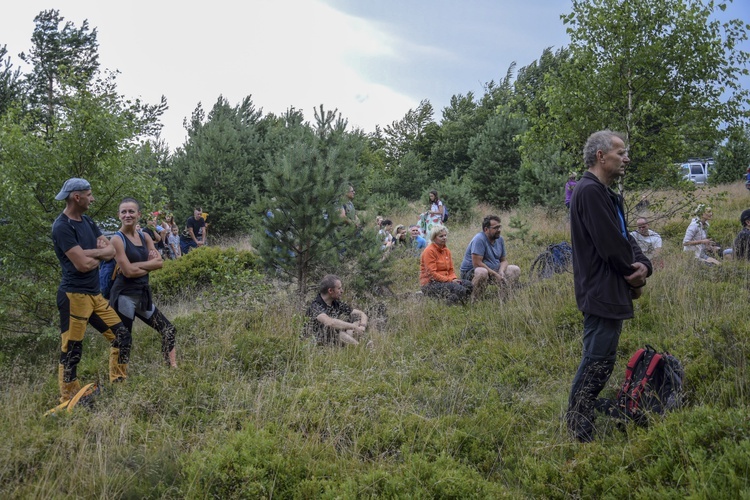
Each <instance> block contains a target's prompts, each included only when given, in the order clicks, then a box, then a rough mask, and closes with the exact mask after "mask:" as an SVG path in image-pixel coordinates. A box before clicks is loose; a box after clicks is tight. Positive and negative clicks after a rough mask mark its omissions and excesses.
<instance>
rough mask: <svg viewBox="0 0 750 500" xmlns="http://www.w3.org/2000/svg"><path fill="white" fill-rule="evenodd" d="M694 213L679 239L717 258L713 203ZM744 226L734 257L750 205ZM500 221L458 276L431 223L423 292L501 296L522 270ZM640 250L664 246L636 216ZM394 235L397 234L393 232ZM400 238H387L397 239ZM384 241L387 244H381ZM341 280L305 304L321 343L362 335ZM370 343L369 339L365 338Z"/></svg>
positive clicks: (654, 255) (441, 230)
mask: <svg viewBox="0 0 750 500" xmlns="http://www.w3.org/2000/svg"><path fill="white" fill-rule="evenodd" d="M695 215H696V217H695V218H694V219H693V220H692V221H691V223H690V226H688V229H687V231H686V233H685V238H684V240H683V249H684V250H685V251H691V252H695V255H696V258H698V259H701V260H706V261H708V262H716V263H718V261H716V260H715V259H713V258H712V257H709V256H708V253H709V252H710V251H711V250H712V249H717V248H718V247H716V245H715V243H714V242H713V241H712V240H710V239H708V238H707V237H706V229H707V228H708V221H709V220H710V219H711V218H712V217H713V212H712V210H711V207H707V206H703V205H699V207H698V209H697V210H696V212H695ZM378 222H379V223H380V225H381V231H383V233H384V234H387V235H390V227H391V226H392V222H391V221H390V220H387V219H386V220H383V221H382V222H380V221H378ZM740 223H741V224H742V230H741V231H740V233H739V234H738V235H737V237H736V238H735V240H734V252H733V253H734V255H735V256H736V258H742V259H749V260H750V209H748V210H745V211H743V212H742V214H741V215H740ZM402 228H403V226H398V227H397V228H396V234H397V235H399V234H405V230H404V231H401V229H402ZM501 232H502V223H501V220H500V217H498V216H497V215H488V216H486V217H485V218H484V220H483V221H482V231H481V232H479V233H477V234H476V235H475V236H474V237H473V238H472V239H471V242H470V243H469V245H468V247H467V248H466V251H465V253H464V258H463V260H462V262H461V266H460V267H459V274H460V276H458V275H456V271H455V269H454V265H453V257H452V255H451V251H450V250H449V249H448V247H447V245H446V243H447V241H448V229H447V228H446V227H445V226H442V225H439V224H436V225H434V226H433V227H432V228H431V230H430V234H429V238H430V244H429V245H427V247H426V248H425V249H424V251H422V255H421V258H420V273H419V284H420V286H421V289H422V293H423V294H424V295H425V296H432V297H438V298H441V299H445V300H446V301H447V302H448V303H449V304H458V303H465V302H466V301H468V300H470V299H471V300H475V299H477V298H479V297H481V295H482V294H483V293H484V291H485V290H486V288H487V285H488V284H491V283H493V284H496V285H497V289H498V295H499V296H500V297H501V298H503V297H505V296H506V295H507V293H508V290H509V289H510V288H511V287H512V285H513V284H514V283H516V282H517V281H518V279H519V277H520V275H521V268H520V267H519V266H516V265H512V264H510V263H509V262H508V258H507V252H506V249H505V241H504V240H503V237H502V236H501ZM410 233H411V236H412V237H413V239H414V241H417V239H418V238H421V236H420V230H419V227H417V226H412V227H411V228H410ZM630 234H631V236H632V237H633V238H634V239H635V241H636V242H637V243H638V246H639V247H640V248H641V250H642V251H643V253H644V254H645V255H646V257H648V258H649V259H650V260H652V261H653V260H654V259H656V260H657V261H658V259H659V254H660V252H661V249H662V243H663V242H662V238H661V236H660V235H659V234H658V233H656V232H655V231H653V230H651V229H649V223H648V220H647V219H646V218H644V217H640V218H638V219H637V221H636V230H635V231H633V232H631V233H630ZM392 238H393V239H394V240H395V239H396V237H393V236H392ZM398 244H399V243H393V242H392V243H391V245H389V246H388V248H390V246H392V245H398ZM384 245H385V244H384ZM342 293H343V286H342V283H341V279H340V278H339V277H338V276H335V275H328V276H325V277H324V278H323V280H322V281H321V283H320V288H319V293H318V296H317V297H316V298H315V300H313V302H312V303H311V304H310V305H309V307H308V309H307V314H306V316H307V319H308V321H307V324H306V326H305V335H306V336H309V337H312V338H314V339H315V341H316V342H317V343H320V344H338V345H347V344H350V345H356V344H359V343H360V341H361V340H362V338H363V337H364V335H365V330H366V328H367V321H368V318H367V315H366V314H365V313H364V312H362V311H360V310H358V309H353V308H352V307H351V306H349V305H348V304H346V303H344V302H341V301H340V299H341V296H342ZM368 345H372V341H369V342H368Z"/></svg>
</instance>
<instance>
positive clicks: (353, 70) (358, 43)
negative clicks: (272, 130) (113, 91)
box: [0, 0, 418, 148]
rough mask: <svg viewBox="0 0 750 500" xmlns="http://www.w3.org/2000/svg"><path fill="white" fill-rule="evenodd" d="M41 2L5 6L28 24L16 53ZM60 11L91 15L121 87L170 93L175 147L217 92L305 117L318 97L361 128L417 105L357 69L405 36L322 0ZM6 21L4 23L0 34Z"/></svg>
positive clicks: (225, 0)
mask: <svg viewBox="0 0 750 500" xmlns="http://www.w3.org/2000/svg"><path fill="white" fill-rule="evenodd" d="M44 3H45V2H42V1H37V0H30V1H27V2H24V5H23V7H20V6H19V7H12V8H10V9H6V11H5V13H4V16H5V19H6V21H7V20H9V19H13V22H14V23H15V24H16V25H18V24H19V22H21V21H23V23H24V24H23V28H22V29H23V31H24V33H23V36H22V37H20V39H21V40H26V41H25V43H24V42H16V43H15V45H16V47H9V48H11V53H12V54H13V55H14V56H15V55H16V54H17V53H18V52H21V51H23V50H28V48H29V46H30V42H29V41H28V40H29V39H30V38H31V33H32V30H33V18H34V16H36V14H38V13H39V12H40V11H41V10H43V9H46V8H48V7H47V6H46V5H44ZM60 14H61V15H62V16H64V17H65V18H66V21H71V22H73V23H74V24H75V25H76V26H80V25H81V24H82V22H83V20H84V19H88V20H89V25H90V26H91V27H92V28H97V30H98V40H99V45H100V47H99V53H100V63H101V65H102V67H103V68H108V69H112V70H119V71H120V75H119V76H118V79H117V81H118V89H119V91H120V93H122V94H124V95H125V96H126V97H129V98H135V97H139V98H141V99H142V100H144V101H146V102H149V103H156V102H158V101H159V99H160V98H161V96H162V95H165V96H166V97H167V101H168V104H169V110H168V111H167V112H166V113H165V115H164V116H163V119H162V121H163V123H164V125H165V127H164V131H163V136H164V138H165V139H166V140H167V142H168V143H169V145H170V147H171V148H175V147H177V146H180V145H181V144H182V143H183V142H184V139H185V130H184V128H183V126H182V123H183V119H184V118H189V117H190V115H191V114H192V111H193V110H194V109H195V107H196V106H197V104H198V103H199V102H201V103H202V105H203V108H204V109H205V110H208V109H210V108H211V106H213V104H214V103H215V102H216V100H217V99H218V97H219V96H220V95H223V96H224V97H225V98H226V99H228V100H229V102H230V103H232V104H234V103H239V102H240V100H241V99H242V98H244V97H245V96H248V95H252V98H253V102H254V103H255V105H256V107H258V108H262V109H263V111H264V113H269V112H273V113H277V114H278V113H282V112H284V111H285V110H286V109H288V108H289V107H292V106H294V107H296V108H297V109H301V110H303V112H304V113H305V115H306V118H307V119H312V117H313V114H312V109H313V108H314V107H317V106H318V105H320V104H323V105H324V106H325V107H326V109H331V110H332V109H334V108H337V109H338V111H339V112H341V113H342V116H343V117H344V118H347V119H349V122H350V124H351V125H353V126H358V127H361V128H364V129H365V130H367V131H370V130H374V127H375V125H376V124H380V123H390V122H391V121H392V120H394V119H398V118H400V117H401V116H403V115H404V114H405V113H406V111H407V110H408V109H409V108H410V107H414V106H416V105H417V104H418V100H416V99H414V98H412V97H409V96H407V95H405V94H403V93H401V92H399V91H397V90H395V89H393V88H392V87H391V86H389V85H387V84H383V82H373V81H372V79H370V78H368V77H367V75H365V74H363V73H362V72H360V71H359V68H358V63H359V62H360V61H370V62H373V64H374V61H383V60H386V61H387V60H398V59H399V58H401V57H403V51H402V48H403V47H406V46H408V45H409V44H407V43H406V42H405V41H404V40H401V39H398V38H397V37H395V36H393V35H392V34H389V33H388V32H387V31H386V30H384V29H383V28H384V27H383V26H382V25H379V24H378V23H376V22H372V21H368V20H365V19H362V18H358V17H355V16H351V15H347V14H344V13H342V12H339V11H337V10H335V9H333V8H331V7H330V6H328V5H326V4H325V3H322V2H320V1H318V0H254V1H250V2H234V1H229V0H214V1H212V2H205V3H201V4H192V5H191V4H178V3H173V2H159V1H154V0H149V1H146V0H132V1H131V2H129V3H127V4H117V5H115V4H111V3H108V2H98V1H93V0H77V1H72V2H66V4H65V5H63V6H62V7H61V8H60ZM6 24H8V23H6V22H3V23H0V26H1V27H3V30H2V31H3V33H7V31H5V25H6ZM8 27H9V29H10V28H11V25H10V24H9V26H8ZM13 29H15V30H18V27H17V26H16V27H15V28H13ZM18 39H19V37H18V36H17V35H16V40H18ZM0 43H4V42H0ZM18 62H20V61H16V64H18Z"/></svg>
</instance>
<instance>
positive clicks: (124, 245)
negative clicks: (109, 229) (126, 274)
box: [111, 231, 127, 281]
mask: <svg viewBox="0 0 750 500" xmlns="http://www.w3.org/2000/svg"><path fill="white" fill-rule="evenodd" d="M115 234H116V235H117V236H119V237H120V239H121V240H122V246H123V247H126V246H127V242H126V241H125V235H124V234H122V233H121V232H120V231H115ZM119 272H120V264H118V263H117V261H115V267H114V268H113V269H112V278H111V279H112V280H113V281H114V279H115V278H117V273H119Z"/></svg>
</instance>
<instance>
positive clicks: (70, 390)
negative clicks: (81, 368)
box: [57, 365, 81, 403]
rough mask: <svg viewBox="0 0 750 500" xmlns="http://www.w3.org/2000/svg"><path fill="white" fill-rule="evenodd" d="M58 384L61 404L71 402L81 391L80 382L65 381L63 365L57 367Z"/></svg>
mask: <svg viewBox="0 0 750 500" xmlns="http://www.w3.org/2000/svg"><path fill="white" fill-rule="evenodd" d="M57 382H58V385H59V386H60V402H61V403H64V402H65V401H69V400H70V398H72V397H73V396H75V395H76V394H77V393H78V391H80V390H81V383H80V382H78V380H74V381H72V382H64V381H63V365H57Z"/></svg>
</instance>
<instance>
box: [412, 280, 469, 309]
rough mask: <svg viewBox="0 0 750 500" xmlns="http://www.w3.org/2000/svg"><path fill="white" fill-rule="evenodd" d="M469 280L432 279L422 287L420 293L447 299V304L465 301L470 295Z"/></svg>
mask: <svg viewBox="0 0 750 500" xmlns="http://www.w3.org/2000/svg"><path fill="white" fill-rule="evenodd" d="M473 288H474V287H473V285H472V284H471V281H467V280H459V281H448V282H439V281H433V282H432V283H428V284H426V285H425V286H423V287H422V293H423V294H424V295H425V296H426V297H438V298H443V299H445V300H447V301H448V303H449V304H457V303H459V302H465V301H466V300H468V299H469V298H470V297H471V291H472V289H473Z"/></svg>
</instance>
